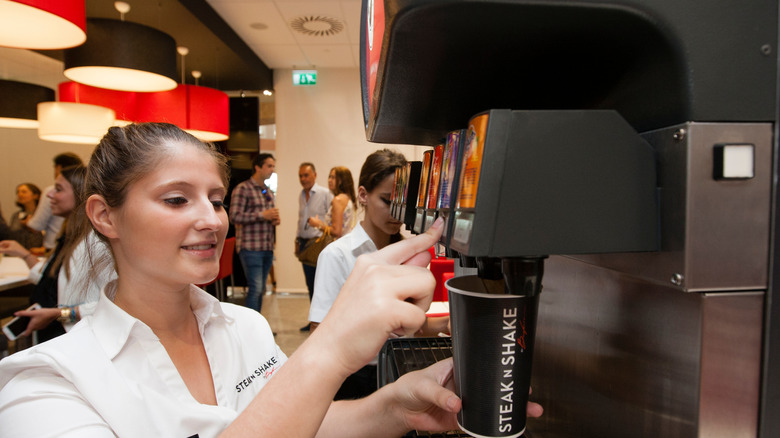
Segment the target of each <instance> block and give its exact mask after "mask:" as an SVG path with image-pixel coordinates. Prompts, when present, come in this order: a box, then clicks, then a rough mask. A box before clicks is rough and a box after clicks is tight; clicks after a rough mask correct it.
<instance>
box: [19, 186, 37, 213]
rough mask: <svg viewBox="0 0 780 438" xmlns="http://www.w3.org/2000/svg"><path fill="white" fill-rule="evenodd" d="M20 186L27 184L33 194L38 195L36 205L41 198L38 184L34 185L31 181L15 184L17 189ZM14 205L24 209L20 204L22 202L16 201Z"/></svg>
mask: <svg viewBox="0 0 780 438" xmlns="http://www.w3.org/2000/svg"><path fill="white" fill-rule="evenodd" d="M21 186H27V188H28V189H29V190H30V191H31V192H33V195H37V196H38V199H36V200H35V206H36V207H38V202H40V200H41V189H39V188H38V186H36V185H35V184H33V183H21V184H19V185H18V186H16V189H17V190H19V187H21ZM16 205H17V206H18V207H19V208H21V209H22V210H24V205H22V204H20V203H18V202H17V203H16Z"/></svg>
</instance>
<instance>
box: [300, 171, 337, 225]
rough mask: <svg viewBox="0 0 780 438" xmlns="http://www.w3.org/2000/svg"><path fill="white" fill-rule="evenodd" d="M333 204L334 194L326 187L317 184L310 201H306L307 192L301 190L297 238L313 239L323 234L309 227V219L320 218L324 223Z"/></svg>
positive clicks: (313, 188) (312, 188)
mask: <svg viewBox="0 0 780 438" xmlns="http://www.w3.org/2000/svg"><path fill="white" fill-rule="evenodd" d="M331 202H333V193H331V192H330V190H328V189H327V188H325V187H322V186H321V185H319V184H317V183H315V184H314V185H313V186H312V187H311V189H310V190H309V201H308V202H307V201H306V192H305V191H304V190H301V194H300V196H298V232H297V234H296V237H302V238H304V239H311V238H314V237H319V235H320V234H322V231H320V230H319V229H317V228H314V227H311V226H309V225H308V221H309V218H310V217H312V216H319V218H320V219H322V220H323V221H324V220H325V215H326V214H327V213H328V210H329V209H330V204H331Z"/></svg>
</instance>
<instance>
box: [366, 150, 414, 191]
mask: <svg viewBox="0 0 780 438" xmlns="http://www.w3.org/2000/svg"><path fill="white" fill-rule="evenodd" d="M404 166H406V157H404V156H403V155H402V154H401V153H400V152H396V151H391V150H390V149H381V150H378V151H376V152H374V153H372V154H371V155H369V156H368V157H367V158H366V161H365V162H364V163H363V167H362V168H360V178H359V179H358V185H359V186H363V187H365V189H366V191H367V192H369V193H371V192H373V191H374V189H375V188H376V186H378V185H379V184H380V183H381V182H382V180H384V179H385V178H387V175H391V174H395V169H398V168H399V167H404Z"/></svg>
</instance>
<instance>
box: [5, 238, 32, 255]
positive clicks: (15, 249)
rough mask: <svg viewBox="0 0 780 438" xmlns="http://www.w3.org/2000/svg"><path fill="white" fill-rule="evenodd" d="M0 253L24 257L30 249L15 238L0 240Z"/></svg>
mask: <svg viewBox="0 0 780 438" xmlns="http://www.w3.org/2000/svg"><path fill="white" fill-rule="evenodd" d="M0 253H3V254H8V255H9V256H14V257H24V256H25V255H27V254H29V253H30V251H27V248H25V247H23V246H22V245H21V244H20V243H19V242H17V241H15V240H3V241H1V242H0Z"/></svg>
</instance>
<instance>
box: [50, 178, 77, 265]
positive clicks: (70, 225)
mask: <svg viewBox="0 0 780 438" xmlns="http://www.w3.org/2000/svg"><path fill="white" fill-rule="evenodd" d="M86 174H87V169H86V167H84V166H82V165H80V164H78V165H75V166H69V167H65V168H63V169H62V170H61V171H60V175H62V177H63V178H65V179H66V180H67V181H68V183H70V185H71V187H72V188H73V201H74V203H73V205H74V207H73V211H71V212H70V214H69V215H68V216H67V217H66V218H65V222H63V223H62V228H61V229H60V236H65V242H64V243H63V247H62V249H61V250H60V252H59V254H57V257H56V258H55V259H54V263H52V264H51V268H50V269H49V272H48V274H49V275H50V276H54V275H55V273H56V272H58V270H59V268H60V267H61V266H62V264H63V261H64V260H70V256H71V255H72V254H73V250H74V249H75V248H76V244H74V243H73V242H72V241H71V240H69V239H68V237H69V236H70V234H72V233H73V232H75V229H76V228H78V223H79V222H80V221H82V220H84V219H86V214H85V213H84V205H83V204H84V200H85V199H86V198H85V197H84V181H85V179H86ZM76 243H77V242H76ZM65 275H67V276H68V277H69V276H70V267H69V266H68V264H65Z"/></svg>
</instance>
